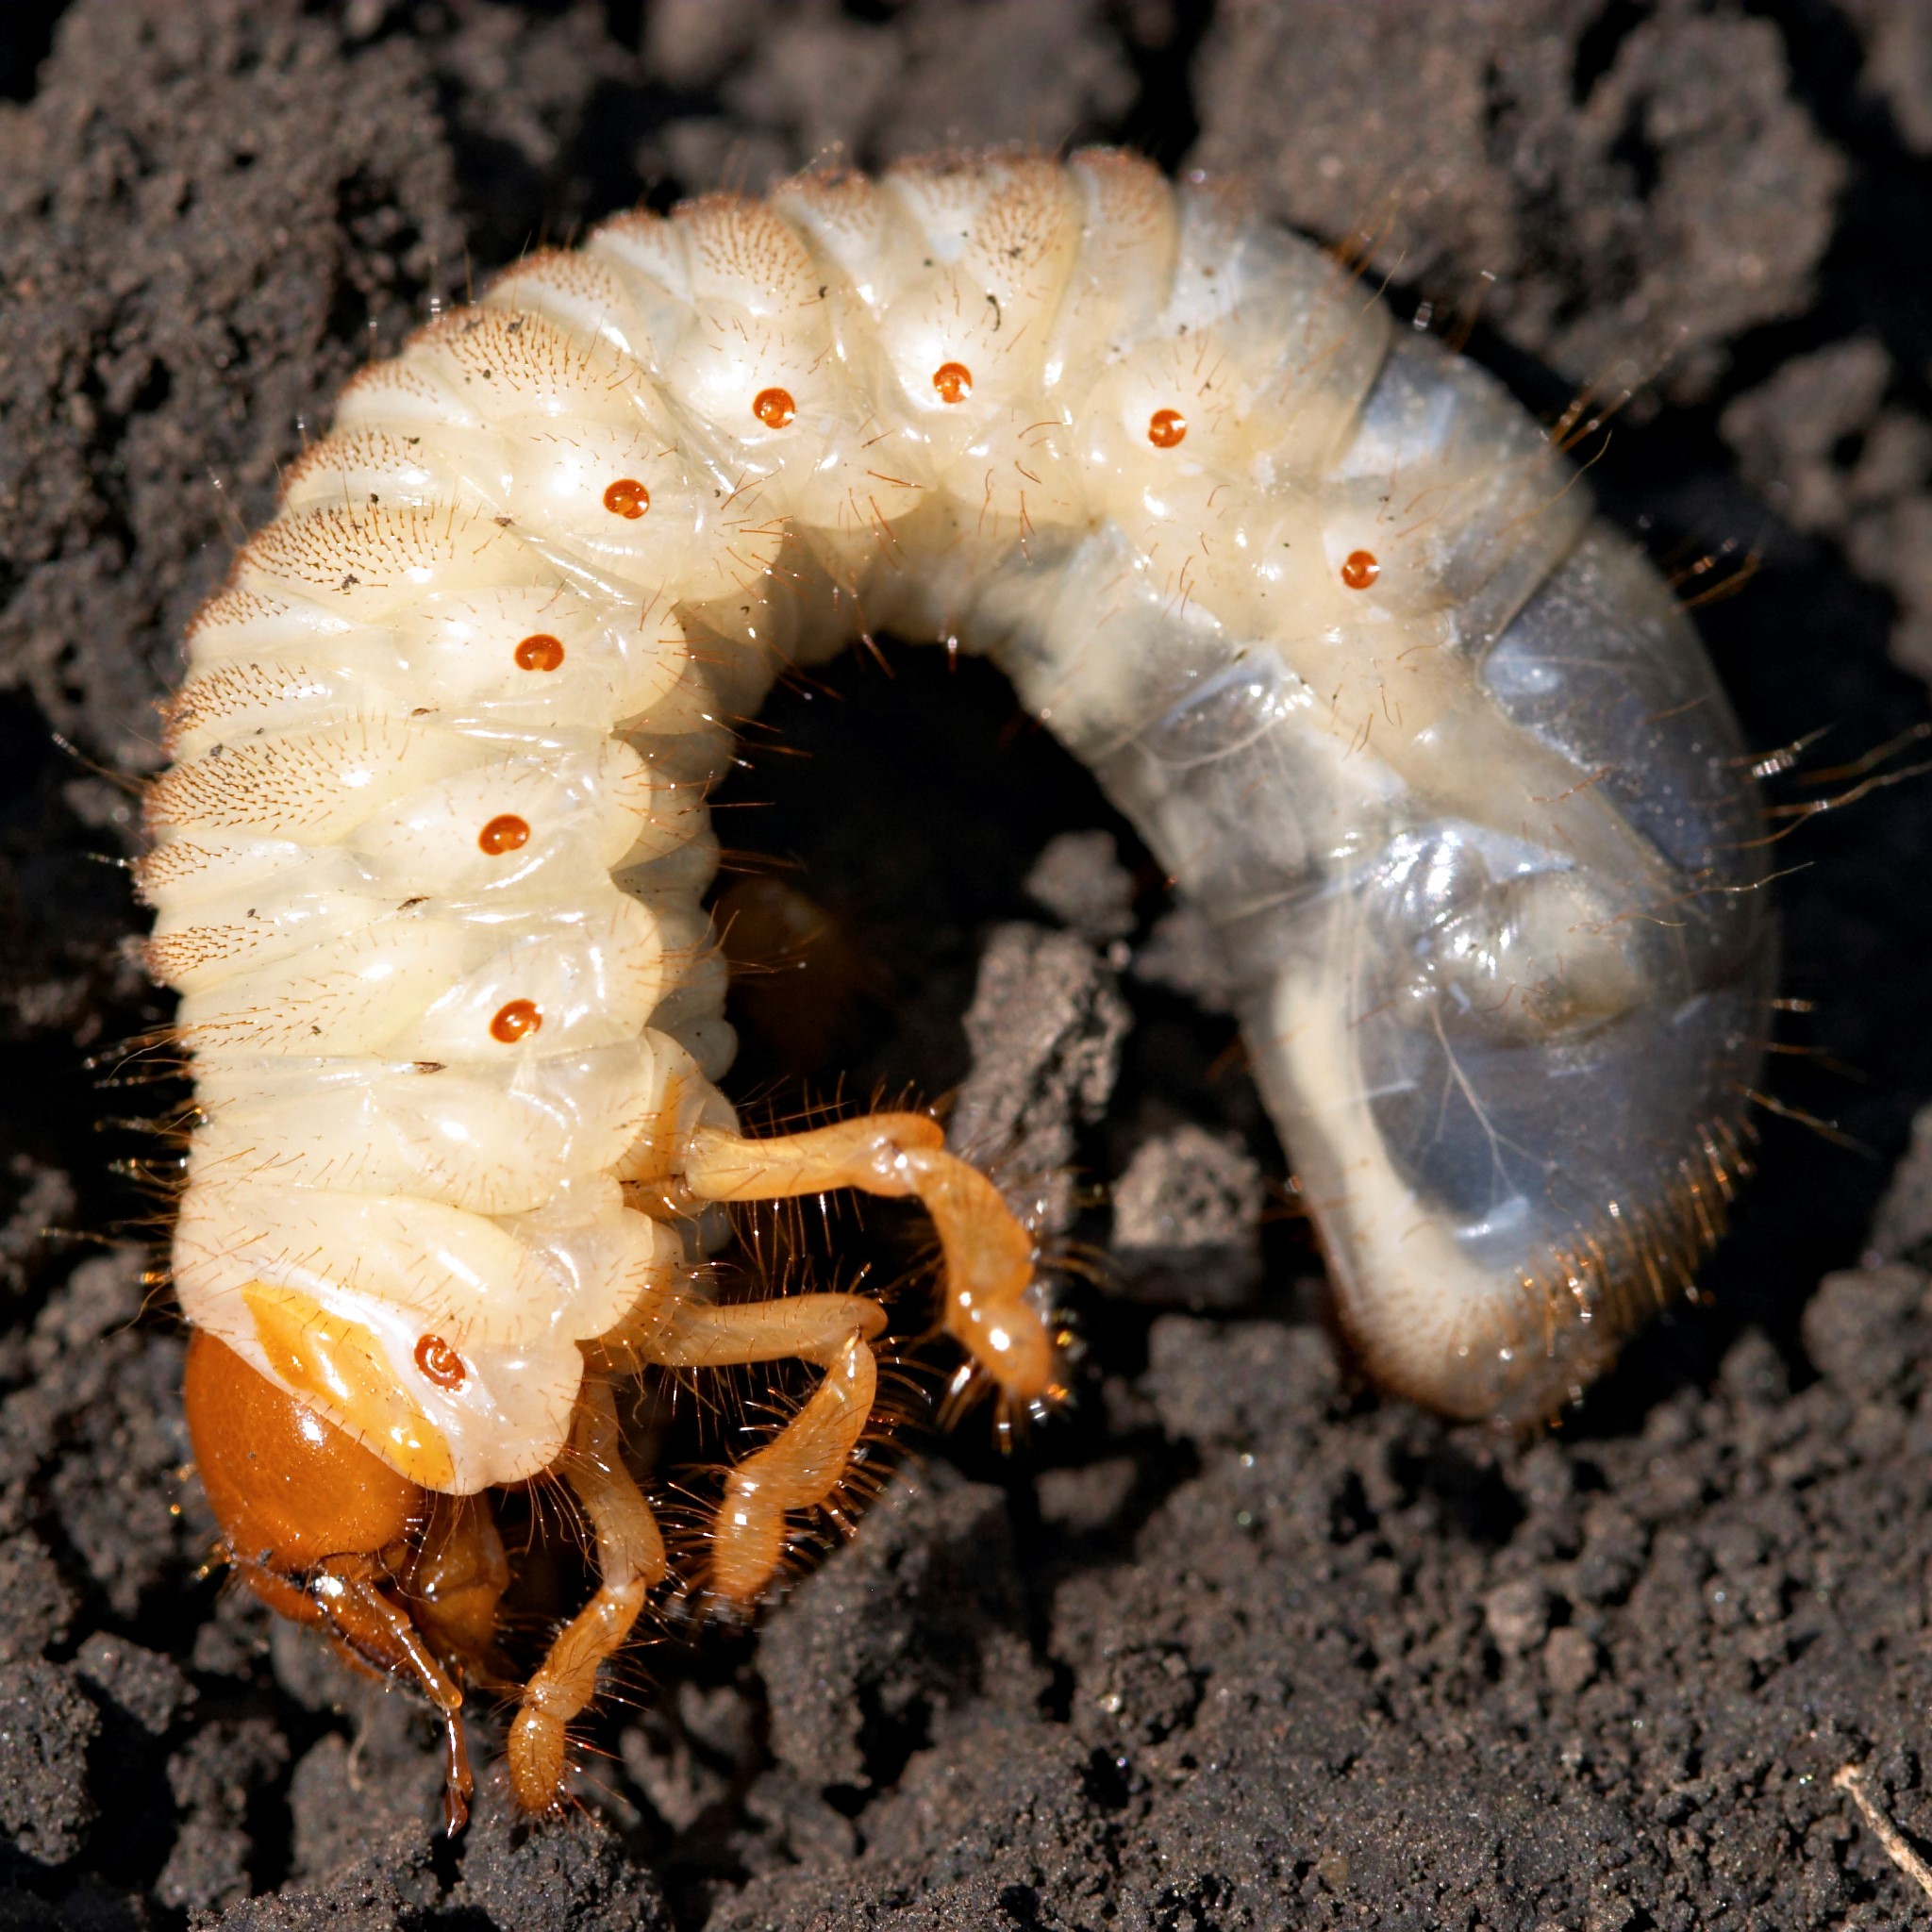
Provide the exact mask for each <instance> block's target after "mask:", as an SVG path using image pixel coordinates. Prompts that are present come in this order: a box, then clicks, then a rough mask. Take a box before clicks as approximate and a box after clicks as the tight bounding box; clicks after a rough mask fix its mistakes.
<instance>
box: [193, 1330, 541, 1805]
mask: <svg viewBox="0 0 1932 1932" xmlns="http://www.w3.org/2000/svg"><path fill="white" fill-rule="evenodd" d="M436 1339H437V1338H435V1337H425V1340H427V1341H434V1340H436ZM444 1345H445V1346H446V1344H444ZM451 1354H452V1355H454V1351H453V1350H452V1351H451ZM185 1394H186V1398H187V1409H188V1433H189V1439H190V1441H192V1444H193V1446H194V1458H195V1466H196V1468H197V1469H198V1471H199V1472H200V1475H201V1482H202V1488H203V1489H204V1490H205V1491H207V1492H208V1507H210V1508H211V1509H212V1510H213V1511H214V1514H215V1521H216V1522H217V1523H218V1524H220V1525H221V1530H222V1545H223V1550H224V1553H225V1555H226V1557H227V1558H228V1560H229V1562H231V1563H232V1564H233V1565H234V1567H235V1569H236V1571H237V1573H238V1574H240V1575H241V1577H242V1580H243V1581H244V1582H246V1583H247V1585H248V1586H249V1588H250V1589H251V1590H253V1591H254V1592H255V1593H256V1595H257V1596H258V1597H260V1598H261V1600H262V1601H263V1602H264V1603H265V1604H267V1605H268V1607H270V1608H271V1609H273V1610H276V1611H279V1612H280V1613H281V1614H282V1615H283V1616H285V1617H292V1618H294V1619H295V1620H297V1621H298V1622H300V1623H305V1624H320V1625H321V1626H322V1628H323V1629H324V1630H325V1631H326V1632H327V1633H328V1636H329V1638H330V1639H331V1641H333V1642H334V1643H335V1645H336V1648H337V1649H338V1650H340V1651H341V1653H342V1655H343V1656H345V1657H347V1658H348V1659H349V1660H350V1661H351V1662H352V1663H355V1664H358V1665H359V1666H361V1668H363V1669H364V1670H368V1671H374V1672H375V1674H377V1675H379V1676H387V1677H396V1678H406V1679H409V1680H412V1681H413V1682H415V1683H416V1684H418V1685H419V1686H420V1687H421V1688H422V1689H423V1690H424V1691H425V1692H426V1693H427V1695H428V1697H429V1700H430V1702H431V1703H432V1704H434V1705H435V1706H436V1707H437V1709H438V1710H440V1711H441V1713H442V1718H443V1724H444V1736H445V1740H446V1746H447V1759H446V1764H445V1777H446V1782H445V1786H444V1792H443V1815H444V1818H445V1820H446V1821H447V1823H448V1824H449V1828H450V1829H451V1830H452V1831H455V1830H456V1829H457V1827H458V1825H460V1824H462V1822H463V1820H464V1818H465V1817H466V1816H467V1815H468V1812H469V1797H470V1791H471V1777H470V1762H469V1754H468V1751H467V1749H466V1747H465V1743H464V1739H463V1722H462V1704H463V1694H462V1692H461V1691H459V1690H458V1688H457V1686H456V1683H455V1681H454V1680H453V1679H452V1677H451V1676H450V1674H449V1672H448V1670H447V1669H446V1668H445V1663H444V1659H445V1658H446V1657H450V1656H451V1655H453V1654H455V1653H458V1652H461V1651H464V1650H471V1651H474V1650H475V1648H476V1646H475V1644H471V1643H467V1642H466V1641H465V1633H469V1632H481V1633H482V1635H483V1639H484V1641H487V1639H488V1637H489V1635H490V1633H491V1632H492V1631H493V1628H494V1623H495V1599H496V1595H497V1594H500V1593H501V1590H502V1587H503V1584H502V1579H501V1577H500V1574H498V1573H499V1572H500V1570H501V1562H500V1552H499V1561H498V1563H497V1565H496V1567H495V1569H493V1570H492V1569H491V1566H490V1565H489V1563H488V1562H487V1561H484V1560H480V1559H481V1558H487V1557H488V1556H489V1554H490V1551H489V1545H490V1544H491V1543H493V1541H494V1531H493V1530H490V1529H488V1527H487V1524H485V1523H484V1522H483V1521H482V1520H480V1519H479V1520H477V1521H474V1522H471V1521H466V1522H465V1523H464V1524H462V1525H461V1528H462V1529H463V1530H464V1531H465V1532H466V1534H465V1536H464V1538H463V1539H462V1541H463V1542H464V1544H465V1554H468V1553H469V1551H470V1549H471V1547H472V1546H474V1551H475V1557H477V1558H478V1559H479V1560H471V1561H470V1562H469V1563H468V1566H467V1567H468V1570H469V1571H471V1572H475V1574H474V1575H470V1576H467V1577H466V1579H465V1580H467V1581H468V1582H470V1583H471V1584H472V1586H473V1587H472V1589H471V1591H470V1592H469V1595H468V1596H467V1597H465V1598H464V1599H463V1600H462V1601H461V1603H460V1604H459V1605H458V1604H455V1603H453V1604H452V1606H451V1608H452V1609H453V1610H454V1609H459V1610H460V1617H459V1618H458V1617H444V1616H443V1615H442V1610H441V1605H440V1603H439V1601H438V1591H437V1589H428V1590H425V1589H422V1588H420V1587H418V1581H419V1580H418V1578H417V1577H416V1575H415V1573H416V1572H417V1571H418V1570H419V1569H420V1568H421V1567H422V1565H421V1563H420V1562H419V1557H420V1556H421V1554H422V1552H421V1548H420V1545H421V1543H422V1541H423V1537H424V1533H425V1529H427V1528H428V1526H429V1525H430V1524H431V1522H432V1518H433V1516H434V1513H435V1507H436V1499H435V1498H433V1497H431V1496H430V1494H429V1493H428V1492H427V1491H425V1490H423V1489H420V1488H419V1487H418V1486H417V1485H416V1484H414V1483H412V1482H410V1481H409V1480H408V1478H407V1477H405V1476H400V1475H398V1474H396V1473H395V1471H394V1470H392V1469H391V1467H390V1466H389V1464H388V1463H386V1462H384V1461H383V1460H382V1458H381V1457H378V1456H375V1455H374V1454H373V1453H372V1452H371V1451H369V1450H367V1449H365V1448H363V1446H362V1445H361V1444H360V1443H359V1442H358V1441H355V1439H354V1438H353V1437H351V1436H349V1435H347V1434H345V1433H344V1432H343V1431H342V1430H341V1429H339V1428H337V1427H336V1425H335V1424H333V1423H331V1422H330V1421H328V1419H327V1418H326V1417H325V1416H322V1415H319V1414H317V1412H316V1411H315V1410H314V1409H312V1408H309V1407H307V1406H306V1405H305V1404H303V1403H300V1402H297V1401H296V1400H295V1398H294V1397H293V1396H292V1395H290V1394H288V1393H287V1392H286V1391H283V1390H281V1389H280V1388H278V1387H276V1385H275V1383H273V1382H271V1381H270V1380H269V1379H268V1378H267V1377H266V1376H265V1375H262V1374H258V1372H257V1371H256V1370H255V1369H253V1368H251V1367H250V1366H249V1365H248V1363H247V1362H245V1361H243V1360H242V1357H240V1356H239V1355H237V1354H236V1353H235V1352H234V1350H233V1349H231V1348H229V1347H228V1345H227V1344H226V1343H225V1342H224V1341H218V1340H217V1339H216V1338H215V1337H214V1336H212V1335H210V1334H209V1333H208V1331H207V1330H206V1329H202V1328H197V1329H196V1330H195V1331H194V1333H193V1334H192V1336H191V1337H190V1339H189V1342H188V1373H187V1387H186V1391H185ZM451 1541H452V1538H451V1537H450V1536H449V1535H444V1536H443V1537H441V1539H440V1540H439V1555H441V1545H443V1544H448V1543H450V1542H451ZM454 1567H456V1566H454V1565H453V1564H452V1562H451V1561H449V1560H447V1559H445V1560H443V1561H442V1563H441V1570H439V1572H438V1573H437V1574H436V1576H434V1577H432V1578H430V1579H428V1580H429V1581H430V1582H432V1583H434V1584H436V1585H437V1586H439V1587H440V1586H441V1582H442V1580H443V1578H442V1572H443V1571H452V1570H453V1569H454ZM479 1583H480V1585H481V1586H482V1587H483V1588H484V1589H485V1590H486V1591H489V1592H490V1595H489V1603H488V1605H487V1607H486V1606H483V1605H481V1604H479V1603H478V1602H476V1601H474V1599H475V1594H476V1591H475V1585H477V1584H479ZM492 1583H493V1585H494V1588H493V1591H492V1590H491V1588H490V1587H491V1584H492Z"/></svg>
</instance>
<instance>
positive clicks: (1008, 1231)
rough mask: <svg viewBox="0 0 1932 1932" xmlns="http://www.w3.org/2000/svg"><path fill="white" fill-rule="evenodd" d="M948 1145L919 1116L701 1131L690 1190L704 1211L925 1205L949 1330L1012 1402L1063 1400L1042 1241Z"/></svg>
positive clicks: (690, 1166) (687, 1172) (689, 1155)
mask: <svg viewBox="0 0 1932 1932" xmlns="http://www.w3.org/2000/svg"><path fill="white" fill-rule="evenodd" d="M944 1141H945V1136H944V1134H943V1133H942V1132H941V1128H940V1125H939V1123H938V1122H937V1121H934V1120H930V1119H928V1118H927V1117H926V1116H925V1115H924V1114H917V1113H875V1114H868V1115H865V1116H864V1117H863V1118H861V1119H858V1120H852V1121H839V1122H836V1123H835V1124H833V1125H831V1126H828V1127H815V1128H813V1129H812V1130H811V1131H810V1132H809V1133H804V1134H787V1135H783V1136H780V1137H777V1138H774V1139H772V1140H765V1141H748V1140H745V1139H743V1138H742V1137H741V1136H740V1135H737V1134H729V1133H725V1132H724V1131H723V1130H722V1129H720V1128H717V1127H699V1128H698V1129H697V1130H696V1131H695V1132H694V1133H693V1134H692V1135H691V1141H690V1144H689V1146H688V1147H687V1149H686V1151H685V1157H684V1176H683V1178H684V1185H685V1187H686V1189H687V1190H688V1191H690V1193H691V1195H693V1196H694V1197H695V1198H696V1199H698V1200H702V1201H776V1200H785V1199H789V1198H791V1197H793V1196H796V1195H800V1194H822V1193H825V1192H828V1191H831V1190H832V1189H835V1188H857V1189H858V1190H859V1191H861V1192H864V1193H868V1194H883V1195H891V1196H900V1197H904V1196H916V1197H917V1198H918V1200H919V1201H921V1202H922V1203H923V1204H924V1208H925V1210H926V1212H927V1213H929V1214H930V1215H931V1216H932V1219H933V1225H934V1226H935V1227H936V1228H937V1229H938V1231H939V1237H940V1248H941V1254H942V1255H943V1257H944V1259H945V1271H946V1280H945V1297H946V1304H945V1326H946V1330H947V1332H948V1333H949V1334H950V1335H952V1336H953V1337H954V1339H955V1340H956V1341H958V1342H959V1344H960V1345H961V1346H962V1347H963V1348H965V1349H966V1350H967V1351H968V1352H969V1353H970V1354H971V1355H972V1357H973V1358H974V1361H975V1362H977V1363H978V1364H979V1366H980V1367H981V1368H983V1369H984V1370H985V1371H986V1372H987V1374H990V1375H991V1377H992V1379H993V1380H994V1382H996V1383H997V1384H998V1385H999V1389H1000V1391H1001V1393H1002V1395H1003V1396H1004V1397H1005V1398H1006V1400H1007V1401H1008V1403H1010V1404H1014V1405H1017V1406H1020V1407H1025V1406H1029V1405H1031V1404H1034V1403H1039V1402H1052V1401H1055V1400H1057V1399H1058V1397H1059V1395H1060V1394H1061V1392H1062V1391H1061V1389H1060V1385H1059V1374H1060V1355H1059V1348H1058V1344H1057V1343H1056V1341H1055V1340H1054V1336H1053V1333H1052V1331H1051V1329H1050V1328H1049V1327H1048V1325H1047V1323H1046V1321H1045V1319H1044V1317H1043V1316H1042V1315H1041V1311H1040V1310H1039V1309H1038V1308H1037V1307H1035V1306H1034V1304H1033V1301H1032V1300H1031V1298H1030V1296H1029V1294H1028V1290H1029V1289H1030V1288H1031V1287H1032V1285H1033V1273H1034V1271H1033V1238H1032V1236H1030V1235H1029V1234H1028V1233H1027V1232H1026V1230H1025V1229H1024V1227H1022V1226H1021V1225H1020V1224H1019V1223H1018V1222H1017V1221H1016V1220H1014V1218H1013V1216H1012V1213H1011V1211H1010V1210H1009V1209H1008V1207H1007V1204H1006V1202H1005V1201H1003V1200H1002V1199H1001V1198H1000V1193H999V1190H998V1189H997V1188H995V1187H994V1186H993V1184H992V1183H991V1181H990V1180H988V1179H987V1177H986V1176H985V1175H984V1174H981V1173H980V1171H979V1170H978V1169H977V1168H976V1167H974V1166H973V1165H972V1164H971V1163H970V1162H968V1161H964V1160H961V1159H959V1158H958V1156H957V1155H953V1154H949V1153H947V1151H946V1149H945V1145H944Z"/></svg>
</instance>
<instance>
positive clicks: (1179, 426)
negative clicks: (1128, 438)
mask: <svg viewBox="0 0 1932 1932" xmlns="http://www.w3.org/2000/svg"><path fill="white" fill-rule="evenodd" d="M1187 433H1188V419H1187V418H1186V417H1185V416H1183V415H1182V414H1181V412H1180V411H1179V410H1178V409H1156V410H1155V412H1154V413H1153V415H1151V416H1150V417H1148V419H1147V441H1149V442H1151V443H1152V444H1153V445H1154V447H1155V448H1156V449H1172V448H1173V447H1174V444H1175V443H1177V442H1178V441H1180V440H1181V439H1182V438H1183V437H1184V436H1185V435H1187Z"/></svg>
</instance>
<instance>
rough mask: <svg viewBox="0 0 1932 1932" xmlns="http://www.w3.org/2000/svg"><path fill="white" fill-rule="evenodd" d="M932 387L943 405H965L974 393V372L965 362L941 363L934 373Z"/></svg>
mask: <svg viewBox="0 0 1932 1932" xmlns="http://www.w3.org/2000/svg"><path fill="white" fill-rule="evenodd" d="M932 386H933V388H934V390H935V391H937V392H938V395H939V399H940V401H941V402H942V403H963V402H964V401H965V400H966V398H967V397H968V396H970V395H971V394H972V393H973V372H972V370H970V369H969V368H967V366H966V365H965V363H963V362H941V364H940V366H939V367H938V368H937V369H935V370H934V371H933V373H932Z"/></svg>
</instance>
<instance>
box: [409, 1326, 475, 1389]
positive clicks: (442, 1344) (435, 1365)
mask: <svg viewBox="0 0 1932 1932" xmlns="http://www.w3.org/2000/svg"><path fill="white" fill-rule="evenodd" d="M416 1366H417V1367H418V1368H419V1369H421V1370H422V1371H423V1374H424V1375H425V1378H426V1379H427V1380H429V1381H431V1382H434V1383H435V1384H436V1386H437V1387H438V1388H439V1389H460V1388H461V1387H462V1386H463V1384H464V1383H465V1382H467V1381H468V1380H469V1379H470V1372H469V1370H467V1369H466V1368H464V1366H463V1358H462V1357H461V1356H459V1355H458V1353H457V1352H456V1350H455V1349H453V1348H452V1347H451V1346H450V1345H449V1343H448V1342H446V1341H444V1340H443V1339H442V1337H441V1336H440V1335H421V1336H418V1337H417V1339H416Z"/></svg>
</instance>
